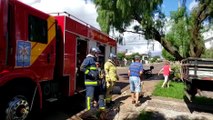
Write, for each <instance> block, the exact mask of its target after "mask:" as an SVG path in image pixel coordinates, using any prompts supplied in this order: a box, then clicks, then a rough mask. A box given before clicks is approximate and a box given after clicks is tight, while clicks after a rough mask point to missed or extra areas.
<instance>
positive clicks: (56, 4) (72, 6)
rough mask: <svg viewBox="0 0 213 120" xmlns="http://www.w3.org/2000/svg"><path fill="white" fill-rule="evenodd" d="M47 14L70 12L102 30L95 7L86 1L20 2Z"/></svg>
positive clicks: (43, 0) (48, 0)
mask: <svg viewBox="0 0 213 120" xmlns="http://www.w3.org/2000/svg"><path fill="white" fill-rule="evenodd" d="M19 1H22V2H24V3H26V4H28V5H31V6H32V7H34V8H36V9H39V10H41V11H43V12H46V13H54V12H64V11H66V12H68V13H70V14H71V15H73V16H75V17H77V18H78V19H80V20H82V21H84V22H86V23H88V24H90V25H92V26H94V27H96V28H97V29H100V27H99V24H98V23H97V22H96V18H97V16H98V15H97V12H96V8H95V5H94V4H93V3H91V2H85V0H19Z"/></svg>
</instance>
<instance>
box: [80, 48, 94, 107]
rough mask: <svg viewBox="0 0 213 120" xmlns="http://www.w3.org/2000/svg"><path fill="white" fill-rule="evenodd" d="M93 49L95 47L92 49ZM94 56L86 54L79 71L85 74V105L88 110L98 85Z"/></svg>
mask: <svg viewBox="0 0 213 120" xmlns="http://www.w3.org/2000/svg"><path fill="white" fill-rule="evenodd" d="M94 50H95V49H94ZM95 62H96V61H95V56H94V55H93V54H88V55H87V57H86V58H85V59H84V61H83V63H82V64H81V67H80V69H81V71H83V72H84V74H85V76H84V77H85V81H84V84H85V87H86V106H87V109H88V110H90V109H91V107H93V100H94V91H95V87H96V86H97V85H98V70H97V68H96V64H95Z"/></svg>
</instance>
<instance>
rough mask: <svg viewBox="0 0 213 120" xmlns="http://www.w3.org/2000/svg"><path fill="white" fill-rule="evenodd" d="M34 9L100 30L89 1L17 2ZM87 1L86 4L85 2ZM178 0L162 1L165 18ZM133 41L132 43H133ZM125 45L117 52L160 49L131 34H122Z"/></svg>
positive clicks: (192, 2) (190, 4)
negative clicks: (64, 15) (65, 14)
mask: <svg viewBox="0 0 213 120" xmlns="http://www.w3.org/2000/svg"><path fill="white" fill-rule="evenodd" d="M19 1H21V2H24V3H26V4H28V5H30V6H32V7H34V8H36V9H39V10H41V11H43V12H46V13H53V12H64V11H67V12H68V13H70V14H72V15H74V16H75V17H77V18H79V19H80V20H83V21H85V22H86V23H88V24H90V25H92V26H94V27H96V28H97V29H100V27H99V24H98V23H97V22H96V18H97V16H98V15H97V12H96V7H95V5H94V4H93V3H92V2H91V1H90V0H19ZM86 1H87V2H86ZM186 6H187V7H188V10H189V11H190V10H191V9H192V8H193V6H196V2H195V0H187V3H186ZM177 7H178V0H164V2H163V4H162V11H163V12H164V13H165V14H166V16H167V17H169V16H170V11H175V10H177ZM133 41H134V43H133ZM124 42H125V45H118V51H126V50H127V51H128V52H130V53H131V52H139V53H141V54H142V53H148V52H152V53H153V54H154V55H155V54H156V55H158V54H160V53H161V50H162V47H161V45H160V43H158V42H154V41H151V42H149V43H147V40H145V39H144V37H143V36H139V35H138V34H132V33H124Z"/></svg>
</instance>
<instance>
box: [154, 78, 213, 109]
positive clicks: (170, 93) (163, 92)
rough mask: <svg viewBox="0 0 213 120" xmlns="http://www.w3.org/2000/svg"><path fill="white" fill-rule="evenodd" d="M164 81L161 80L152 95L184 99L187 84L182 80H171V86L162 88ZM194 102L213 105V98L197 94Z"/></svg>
mask: <svg viewBox="0 0 213 120" xmlns="http://www.w3.org/2000/svg"><path fill="white" fill-rule="evenodd" d="M162 84H163V81H161V82H159V83H158V84H157V85H156V87H155V90H154V91H153V93H152V95H154V96H161V97H169V98H176V99H184V96H185V93H184V88H185V85H184V83H182V82H170V87H169V88H161V85H162ZM193 103H197V104H203V105H213V99H211V98H207V97H204V96H195V98H194V100H193Z"/></svg>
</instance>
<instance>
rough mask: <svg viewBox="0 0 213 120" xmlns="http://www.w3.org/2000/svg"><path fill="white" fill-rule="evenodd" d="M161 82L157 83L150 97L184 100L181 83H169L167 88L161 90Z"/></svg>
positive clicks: (182, 84)
mask: <svg viewBox="0 0 213 120" xmlns="http://www.w3.org/2000/svg"><path fill="white" fill-rule="evenodd" d="M162 84H163V81H161V82H159V83H158V84H157V85H156V87H155V90H154V91H153V93H152V95H154V96H162V97H171V98H176V99H183V98H184V83H182V82H173V81H171V82H170V87H169V88H167V87H166V88H161V85H162Z"/></svg>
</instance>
